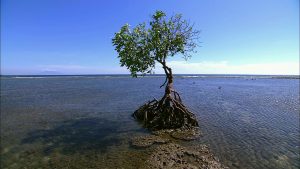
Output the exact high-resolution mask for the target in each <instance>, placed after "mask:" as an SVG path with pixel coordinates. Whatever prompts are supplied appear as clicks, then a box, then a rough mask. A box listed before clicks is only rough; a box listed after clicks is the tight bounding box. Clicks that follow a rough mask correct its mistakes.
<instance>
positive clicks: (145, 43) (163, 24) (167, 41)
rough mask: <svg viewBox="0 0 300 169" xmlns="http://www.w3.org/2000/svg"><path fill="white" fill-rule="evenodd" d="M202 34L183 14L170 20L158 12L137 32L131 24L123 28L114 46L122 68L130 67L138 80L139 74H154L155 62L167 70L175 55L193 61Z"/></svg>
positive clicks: (114, 39)
mask: <svg viewBox="0 0 300 169" xmlns="http://www.w3.org/2000/svg"><path fill="white" fill-rule="evenodd" d="M199 33H200V32H199V31H197V30H194V29H193V25H192V24H190V22H189V21H187V20H185V19H183V18H182V15H181V14H176V15H174V16H171V17H170V18H167V17H166V14H165V13H164V12H162V11H156V13H155V14H154V15H152V17H151V21H150V23H149V24H146V23H142V24H139V25H137V26H136V27H135V28H133V29H131V28H130V26H129V24H126V25H124V26H122V28H121V30H120V31H119V32H117V33H115V37H114V38H113V39H112V43H113V45H114V46H115V49H116V51H117V52H118V54H119V56H118V57H119V58H120V64H121V66H126V67H127V68H128V69H129V70H130V72H131V75H132V76H133V77H137V73H142V74H146V73H151V72H152V70H153V68H154V67H155V62H159V63H161V64H162V65H163V66H165V65H166V59H167V57H173V56H174V55H175V54H178V53H179V54H182V55H183V57H184V59H188V58H189V57H191V52H195V51H194V49H195V47H196V46H197V40H198V38H199Z"/></svg>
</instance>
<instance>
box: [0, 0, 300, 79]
mask: <svg viewBox="0 0 300 169" xmlns="http://www.w3.org/2000/svg"><path fill="white" fill-rule="evenodd" d="M156 10H162V11H165V12H166V13H167V15H173V14H176V13H181V14H183V17H184V18H186V19H189V20H190V21H191V22H193V23H195V26H194V27H195V28H196V29H198V30H201V31H202V32H201V39H200V41H201V42H202V43H201V46H202V47H199V48H198V49H197V51H198V52H197V53H196V54H193V57H192V59H190V60H188V61H184V60H183V59H182V58H181V57H180V56H178V57H174V58H171V59H169V65H170V66H171V67H172V68H173V72H174V73H205V74H209V73H212V74H215V73H218V74H299V1H298V0H251V1H250V0H249V1H247V0H229V1H223V0H189V1H182V0H160V1H159V0H124V1H120V0H119V1H116V0H110V1H101V0H63V1H62V0H26V1H24V0H2V1H1V74H114V73H129V72H128V71H127V70H126V68H120V66H119V60H118V58H117V53H116V52H115V51H114V47H113V46H112V43H111V38H112V37H113V35H114V33H115V32H117V31H119V29H120V27H121V26H122V25H124V24H125V23H129V24H130V25H132V26H135V25H137V24H138V23H141V22H144V21H149V20H150V16H151V14H153V13H154V12H155V11H156ZM156 73H162V71H161V69H159V68H157V70H156Z"/></svg>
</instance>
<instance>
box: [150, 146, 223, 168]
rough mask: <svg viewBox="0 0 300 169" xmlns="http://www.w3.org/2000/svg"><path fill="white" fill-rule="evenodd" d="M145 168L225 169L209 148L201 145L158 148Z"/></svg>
mask: <svg viewBox="0 0 300 169" xmlns="http://www.w3.org/2000/svg"><path fill="white" fill-rule="evenodd" d="M145 168H153V169H159V168H166V169H182V168H187V169H200V168H209V169H225V168H226V167H223V166H222V165H221V163H220V162H219V161H218V160H216V159H215V157H214V156H213V155H212V154H211V153H209V150H208V148H207V146H205V145H200V146H197V147H193V148H187V147H183V146H180V145H178V144H174V143H168V144H163V145H159V146H157V148H156V149H155V150H154V151H153V153H152V154H151V155H150V157H149V159H148V160H147V161H146V167H145Z"/></svg>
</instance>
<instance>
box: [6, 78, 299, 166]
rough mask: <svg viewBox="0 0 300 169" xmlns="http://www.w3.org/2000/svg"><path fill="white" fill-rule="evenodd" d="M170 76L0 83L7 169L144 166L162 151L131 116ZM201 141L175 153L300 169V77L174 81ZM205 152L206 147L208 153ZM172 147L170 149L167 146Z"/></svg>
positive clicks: (8, 80)
mask: <svg viewBox="0 0 300 169" xmlns="http://www.w3.org/2000/svg"><path fill="white" fill-rule="evenodd" d="M163 81H164V77H163V76H150V77H148V78H147V77H145V78H131V77H129V76H108V75H105V76H1V168H7V169H21V168H32V169H35V168H46V169H47V168H49V169H50V168H75V169H76V168H128V169H129V168H143V167H145V162H147V161H149V159H151V158H156V157H153V156H152V154H153V152H154V151H155V149H162V150H163V149H164V147H162V145H161V144H155V145H153V146H151V147H150V148H137V147H135V146H133V145H132V138H135V137H141V136H145V137H147V136H149V135H151V132H150V131H148V130H146V129H144V128H143V127H142V126H141V125H140V124H139V123H138V122H136V121H135V120H134V119H133V118H132V117H131V114H132V113H133V111H134V110H136V109H137V108H138V107H139V106H141V105H142V104H144V103H145V102H146V101H148V100H151V99H153V97H155V98H160V97H161V96H162V95H163V92H164V91H163V89H160V88H159V86H160V85H161V84H162V83H163ZM174 88H175V89H176V90H177V91H178V92H179V93H180V95H181V97H182V100H183V102H184V103H185V105H186V106H188V107H189V108H190V110H191V111H193V112H194V113H195V115H196V116H197V119H198V122H199V125H200V127H199V129H200V131H201V136H200V137H199V138H197V139H195V140H191V141H186V140H181V139H174V140H173V142H172V143H171V146H170V147H174V146H175V147H176V146H177V145H180V146H183V147H200V148H203V149H205V150H206V147H205V146H207V148H208V149H209V151H210V153H212V154H213V155H214V156H215V157H216V158H217V159H219V161H220V163H221V164H222V165H224V166H226V167H229V168H232V169H244V168H247V169H256V168H260V169H269V168H270V169H281V168H282V169H283V168H285V169H289V168H290V169H296V168H299V167H300V164H299V161H300V157H299V148H300V147H299V146H300V140H299V138H300V134H299V132H300V130H299V109H300V107H299V79H298V78H285V77H280V76H278V77H277V76H272V77H269V76H263V77H262V76H222V75H219V76H201V75H199V76H198V75H193V76H176V77H175V86H174ZM204 145H205V146H204ZM167 147H168V146H167Z"/></svg>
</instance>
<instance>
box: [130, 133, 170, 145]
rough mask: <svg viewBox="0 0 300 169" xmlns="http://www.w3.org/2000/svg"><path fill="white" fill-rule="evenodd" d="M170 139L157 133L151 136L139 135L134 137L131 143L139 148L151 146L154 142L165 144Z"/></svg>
mask: <svg viewBox="0 0 300 169" xmlns="http://www.w3.org/2000/svg"><path fill="white" fill-rule="evenodd" d="M169 141H170V140H169V139H166V138H161V137H159V136H155V135H149V136H138V137H135V138H133V139H132V141H131V144H132V145H133V146H135V147H138V148H145V147H150V146H151V145H153V144H165V143H168V142H169Z"/></svg>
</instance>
